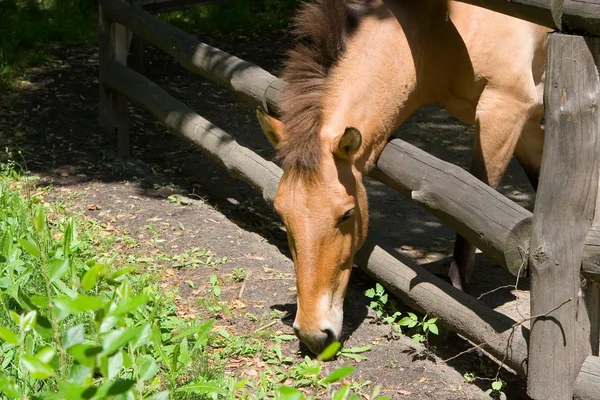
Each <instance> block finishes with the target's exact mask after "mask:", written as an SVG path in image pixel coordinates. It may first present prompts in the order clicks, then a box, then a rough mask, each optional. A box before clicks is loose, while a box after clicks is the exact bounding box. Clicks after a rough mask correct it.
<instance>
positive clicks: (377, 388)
mask: <svg viewBox="0 0 600 400" xmlns="http://www.w3.org/2000/svg"><path fill="white" fill-rule="evenodd" d="M379 393H381V385H375V387H374V388H373V393H371V398H372V399H376V398H377V396H379Z"/></svg>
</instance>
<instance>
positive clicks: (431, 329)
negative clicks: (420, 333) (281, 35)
mask: <svg viewBox="0 0 600 400" xmlns="http://www.w3.org/2000/svg"><path fill="white" fill-rule="evenodd" d="M428 329H429V332H431V333H433V334H434V335H437V334H439V331H438V327H437V325H435V324H431V325H429V328H428Z"/></svg>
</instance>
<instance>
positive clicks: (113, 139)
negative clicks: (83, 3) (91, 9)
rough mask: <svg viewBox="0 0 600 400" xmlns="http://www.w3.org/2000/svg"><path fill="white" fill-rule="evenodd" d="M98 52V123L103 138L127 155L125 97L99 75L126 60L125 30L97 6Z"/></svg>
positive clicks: (127, 119)
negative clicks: (101, 128) (102, 130)
mask: <svg viewBox="0 0 600 400" xmlns="http://www.w3.org/2000/svg"><path fill="white" fill-rule="evenodd" d="M98 11H99V12H98V16H99V21H98V22H99V27H98V39H99V44H98V52H99V56H100V64H99V71H100V72H99V73H100V77H99V86H100V92H99V121H98V122H99V124H100V126H101V127H103V128H104V141H105V143H107V144H108V145H109V146H115V145H116V147H117V152H118V154H119V155H120V156H127V155H128V154H129V113H128V110H127V99H126V98H125V97H123V96H121V95H119V94H118V92H115V91H112V90H111V89H110V88H109V87H108V86H107V85H106V84H105V83H104V82H103V81H102V78H101V76H102V75H103V73H104V71H105V70H106V68H107V66H108V65H109V64H110V63H112V62H114V61H117V62H121V63H123V64H126V63H127V30H126V28H125V27H124V26H123V25H119V24H116V23H114V22H113V21H112V20H111V19H110V18H108V17H107V16H106V14H105V12H104V8H103V7H102V6H101V5H100V6H99V9H98Z"/></svg>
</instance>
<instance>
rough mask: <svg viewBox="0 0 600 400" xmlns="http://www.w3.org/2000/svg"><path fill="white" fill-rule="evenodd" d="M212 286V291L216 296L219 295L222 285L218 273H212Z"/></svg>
mask: <svg viewBox="0 0 600 400" xmlns="http://www.w3.org/2000/svg"><path fill="white" fill-rule="evenodd" d="M210 286H211V291H212V293H213V294H214V295H215V297H219V296H220V295H221V286H219V282H218V279H217V275H216V274H212V275H211V276H210Z"/></svg>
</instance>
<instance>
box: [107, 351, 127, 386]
mask: <svg viewBox="0 0 600 400" xmlns="http://www.w3.org/2000/svg"><path fill="white" fill-rule="evenodd" d="M122 367H123V352H121V351H118V352H117V353H116V354H115V355H114V356H112V357H110V358H109V359H108V374H107V379H108V380H113V379H114V378H116V377H117V376H118V375H119V372H121V368H122Z"/></svg>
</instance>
